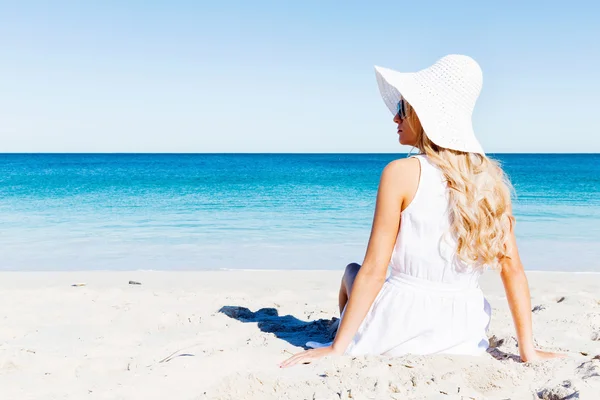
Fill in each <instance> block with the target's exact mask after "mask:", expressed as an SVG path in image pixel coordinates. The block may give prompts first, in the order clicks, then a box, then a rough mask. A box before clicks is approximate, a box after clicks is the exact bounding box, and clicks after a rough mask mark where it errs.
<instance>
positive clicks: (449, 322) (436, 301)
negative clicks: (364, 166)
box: [342, 155, 491, 356]
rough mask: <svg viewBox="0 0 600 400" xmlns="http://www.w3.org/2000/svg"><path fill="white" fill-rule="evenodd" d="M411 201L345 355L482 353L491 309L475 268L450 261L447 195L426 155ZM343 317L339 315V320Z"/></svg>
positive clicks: (421, 158) (452, 243)
mask: <svg viewBox="0 0 600 400" xmlns="http://www.w3.org/2000/svg"><path fill="white" fill-rule="evenodd" d="M414 157H416V158H417V159H418V160H419V161H420V164H421V175H420V178H419V186H418V188H417V192H416V194H415V197H414V199H413V201H412V202H411V203H410V204H409V206H408V207H407V208H406V209H405V210H404V211H403V212H402V214H401V228H400V231H399V233H398V237H397V239H396V243H395V245H394V250H393V253H392V258H391V261H390V267H391V272H390V275H389V277H388V278H387V279H386V281H385V283H384V285H383V287H382V289H381V291H380V292H379V294H378V295H377V297H376V299H375V301H374V302H373V305H372V306H371V308H370V310H369V312H368V313H367V315H366V317H365V319H364V320H363V322H362V324H361V325H360V328H359V329H358V331H357V333H356V335H355V336H354V338H353V340H352V342H351V343H350V345H349V346H348V348H347V349H346V354H349V355H363V354H377V355H378V354H383V355H389V356H398V355H403V354H434V353H447V354H470V355H479V354H482V353H484V352H485V351H486V349H487V347H488V339H487V335H486V330H487V327H488V325H489V322H490V317H491V308H490V305H489V303H488V302H487V301H486V299H485V298H484V296H483V293H482V291H481V289H480V288H479V277H480V276H481V269H475V268H472V267H469V266H468V265H465V264H464V263H462V262H461V261H460V260H459V259H458V258H457V257H456V241H455V240H454V238H453V237H452V236H451V235H450V234H449V232H450V221H449V216H448V189H447V185H446V180H445V178H444V176H443V173H442V172H441V170H439V169H438V168H437V167H436V166H435V165H434V164H432V163H431V162H430V161H429V160H428V159H427V157H426V156H423V155H418V156H414ZM342 318H343V315H342Z"/></svg>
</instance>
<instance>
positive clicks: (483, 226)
mask: <svg viewBox="0 0 600 400" xmlns="http://www.w3.org/2000/svg"><path fill="white" fill-rule="evenodd" d="M406 111H407V117H406V122H407V123H408V124H409V125H410V127H411V128H412V130H413V131H414V132H417V135H418V137H417V142H416V143H415V145H414V147H416V148H417V149H419V150H420V152H421V153H422V154H425V155H427V157H428V158H429V160H430V161H431V162H432V163H433V164H435V165H436V166H437V167H438V168H439V169H440V170H441V171H442V172H443V174H444V177H445V178H446V180H447V185H448V189H449V202H450V207H449V213H450V226H451V228H450V229H451V233H452V234H453V236H454V239H455V240H456V243H457V249H456V253H457V256H458V258H459V259H460V260H461V261H463V262H464V263H465V264H467V265H472V266H474V267H476V268H485V267H488V268H497V267H498V266H499V263H500V261H501V260H502V259H503V258H504V257H506V256H507V252H508V239H509V235H510V232H511V227H512V224H513V223H514V218H513V216H512V214H511V212H510V204H511V194H512V192H513V188H512V185H511V184H510V181H509V180H508V177H507V176H506V174H505V173H504V171H503V170H502V168H501V167H500V164H499V163H498V162H497V161H495V160H492V159H490V158H488V157H486V156H485V155H481V154H477V153H466V152H462V151H456V150H451V149H446V148H443V147H440V146H438V145H436V144H435V143H433V142H432V141H431V140H430V139H429V138H428V137H427V134H426V133H425V131H424V130H423V127H422V125H421V122H420V121H419V118H418V116H417V114H416V112H415V111H414V109H413V108H412V107H411V106H410V104H407V110H406Z"/></svg>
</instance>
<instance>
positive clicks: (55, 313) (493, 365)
mask: <svg viewBox="0 0 600 400" xmlns="http://www.w3.org/2000/svg"><path fill="white" fill-rule="evenodd" d="M527 274H528V277H529V281H530V287H531V293H532V307H533V308H534V309H536V311H535V312H534V314H533V322H534V337H535V340H536V344H537V345H538V346H539V347H540V348H541V349H546V350H551V351H559V352H566V353H568V354H569V357H568V358H566V359H562V360H553V361H550V362H545V363H540V364H533V365H528V364H522V363H519V362H516V361H515V360H514V357H513V356H514V355H516V354H518V349H517V346H516V341H515V339H514V328H513V326H512V322H511V317H510V313H509V310H508V307H507V304H506V300H505V296H504V293H503V290H502V285H501V281H500V278H499V276H497V273H494V272H489V273H486V274H485V275H484V276H483V277H482V279H481V287H482V290H483V291H484V293H485V295H486V298H487V299H488V301H489V302H490V303H491V305H492V309H493V311H492V322H491V326H490V330H489V332H488V336H489V337H490V338H492V345H493V346H494V348H493V349H491V350H490V352H489V353H488V354H486V355H484V356H482V357H466V356H448V355H434V356H406V357H399V358H386V357H355V358H351V357H334V358H327V359H324V360H321V361H319V362H317V363H315V364H313V365H308V366H300V367H294V368H291V369H286V370H281V369H279V368H278V367H277V364H278V363H279V362H281V361H283V360H284V359H286V358H287V357H289V355H290V354H291V353H295V352H298V351H301V350H302V347H300V346H301V344H302V343H303V342H305V341H307V340H319V339H323V338H325V337H326V336H327V334H328V327H329V326H330V323H331V321H332V318H333V317H338V312H337V290H338V285H339V281H340V278H341V271H331V270H293V271H288V270H266V271H259V270H245V271H242V270H229V271H142V270H138V271H135V270H132V271H60V272H11V271H7V272H0V297H1V300H2V301H0V310H1V312H0V316H2V318H3V322H4V323H3V324H2V325H1V327H0V398H3V399H4V398H6V399H12V398H18V399H38V398H39V399H42V398H44V399H45V398H60V399H79V398H82V397H84V396H85V397H86V398H99V399H100V398H102V399H107V398H110V399H138V398H139V399H151V398H157V399H158V398H174V399H204V398H206V399H209V398H215V399H216V398H220V399H229V398H231V399H233V398H236V399H240V398H244V399H271V398H272V399H278V398H290V399H294V398H317V399H329V398H350V397H349V395H350V396H352V397H351V398H398V399H406V398H434V397H431V396H438V397H435V398H444V399H453V398H456V399H459V398H461V397H460V396H466V397H464V398H476V399H480V398H484V399H505V398H513V399H521V398H528V399H529V398H532V396H533V395H534V393H538V394H539V393H541V395H544V391H546V396H550V394H551V392H552V391H553V392H552V393H562V392H564V393H567V394H568V393H575V392H576V391H577V392H579V393H580V398H583V399H586V398H593V397H586V396H590V395H591V393H596V394H597V393H600V358H599V359H594V357H596V356H599V355H600V293H599V292H598V288H599V287H600V274H598V273H585V272H584V273H571V272H541V271H530V272H528V273H527ZM130 281H133V282H137V283H140V284H139V285H138V284H130V283H129V282H130ZM74 284H80V285H81V284H83V286H71V285H74ZM565 382H566V383H565ZM561 391H562V392H561ZM337 393H341V395H339V396H338V395H337ZM548 393H550V394H548ZM344 396H345V397H344ZM439 396H441V397H439ZM468 396H471V397H468ZM533 398H535V397H533ZM541 398H543V397H541ZM547 398H552V397H547Z"/></svg>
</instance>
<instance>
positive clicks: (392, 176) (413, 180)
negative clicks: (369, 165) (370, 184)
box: [379, 157, 421, 198]
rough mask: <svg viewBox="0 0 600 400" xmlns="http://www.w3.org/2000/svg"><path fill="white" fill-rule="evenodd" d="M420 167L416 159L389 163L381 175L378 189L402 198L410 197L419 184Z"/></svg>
mask: <svg viewBox="0 0 600 400" xmlns="http://www.w3.org/2000/svg"><path fill="white" fill-rule="evenodd" d="M420 174H421V166H420V163H419V160H417V159H416V158H414V157H412V158H401V159H399V160H394V161H392V162H390V163H389V164H388V165H386V167H385V168H384V169H383V172H382V174H381V182H380V184H379V185H380V187H381V188H383V189H387V190H386V191H391V192H394V193H396V194H397V195H399V196H400V197H402V198H406V197H410V195H412V193H413V192H414V191H415V190H416V187H417V185H418V183H419V175H420Z"/></svg>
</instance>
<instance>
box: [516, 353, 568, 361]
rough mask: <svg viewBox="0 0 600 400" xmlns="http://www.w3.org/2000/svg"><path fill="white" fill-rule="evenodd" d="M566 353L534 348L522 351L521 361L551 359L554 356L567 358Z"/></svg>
mask: <svg viewBox="0 0 600 400" xmlns="http://www.w3.org/2000/svg"><path fill="white" fill-rule="evenodd" d="M566 356H567V355H566V354H560V353H552V352H549V351H541V350H533V351H530V352H523V353H521V361H523V362H535V361H543V360H550V359H552V358H565V357H566Z"/></svg>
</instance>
